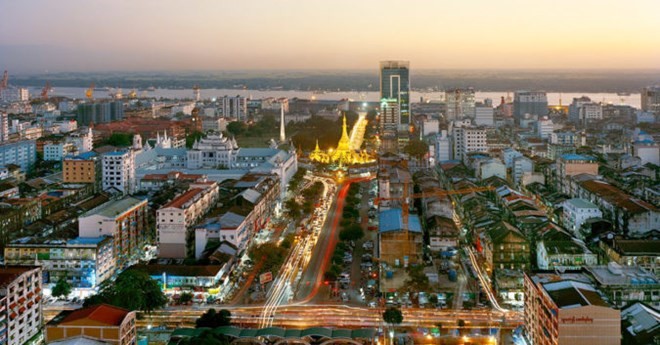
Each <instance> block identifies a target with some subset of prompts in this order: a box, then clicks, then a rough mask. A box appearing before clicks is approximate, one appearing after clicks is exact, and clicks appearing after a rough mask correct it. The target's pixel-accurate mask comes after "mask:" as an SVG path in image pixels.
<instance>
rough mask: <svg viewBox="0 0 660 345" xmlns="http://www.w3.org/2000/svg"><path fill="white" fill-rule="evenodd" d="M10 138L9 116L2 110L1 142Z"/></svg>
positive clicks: (0, 116) (0, 113)
mask: <svg viewBox="0 0 660 345" xmlns="http://www.w3.org/2000/svg"><path fill="white" fill-rule="evenodd" d="M7 140H9V118H8V116H7V113H3V112H0V143H1V142H3V141H7Z"/></svg>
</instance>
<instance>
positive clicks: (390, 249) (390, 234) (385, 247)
mask: <svg viewBox="0 0 660 345" xmlns="http://www.w3.org/2000/svg"><path fill="white" fill-rule="evenodd" d="M378 220H379V222H378V252H379V253H380V260H381V262H386V263H387V264H388V265H390V266H392V267H400V266H403V267H408V265H409V264H415V263H417V262H419V261H420V260H421V257H422V248H421V247H422V242H423V241H422V226H421V223H420V220H419V217H418V216H417V215H415V214H410V215H408V224H404V223H403V216H402V211H401V209H400V208H392V209H389V210H384V211H381V212H380V213H379V214H378Z"/></svg>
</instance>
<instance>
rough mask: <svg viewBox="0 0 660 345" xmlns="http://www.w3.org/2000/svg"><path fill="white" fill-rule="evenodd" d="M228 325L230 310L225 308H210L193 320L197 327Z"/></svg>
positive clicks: (229, 323) (229, 322)
mask: <svg viewBox="0 0 660 345" xmlns="http://www.w3.org/2000/svg"><path fill="white" fill-rule="evenodd" d="M229 325H231V312H229V310H227V309H220V310H219V311H216V310H215V309H213V308H211V309H209V310H207V311H206V313H204V314H202V316H200V317H199V319H197V320H196V321H195V326H196V327H197V328H200V327H208V328H216V327H220V326H229Z"/></svg>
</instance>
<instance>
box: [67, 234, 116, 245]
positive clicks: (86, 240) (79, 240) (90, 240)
mask: <svg viewBox="0 0 660 345" xmlns="http://www.w3.org/2000/svg"><path fill="white" fill-rule="evenodd" d="M106 238H108V237H106V236H100V237H76V238H74V239H71V240H68V241H67V242H66V243H67V244H99V243H101V242H103V240H105V239H106Z"/></svg>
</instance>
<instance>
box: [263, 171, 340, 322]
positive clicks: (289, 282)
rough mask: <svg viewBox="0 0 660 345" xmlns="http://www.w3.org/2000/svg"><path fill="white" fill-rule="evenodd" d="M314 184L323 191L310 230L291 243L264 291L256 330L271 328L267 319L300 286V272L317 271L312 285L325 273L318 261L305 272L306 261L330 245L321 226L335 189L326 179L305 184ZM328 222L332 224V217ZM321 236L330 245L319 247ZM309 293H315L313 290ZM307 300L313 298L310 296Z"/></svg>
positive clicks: (332, 183) (269, 318)
mask: <svg viewBox="0 0 660 345" xmlns="http://www.w3.org/2000/svg"><path fill="white" fill-rule="evenodd" d="M314 182H321V183H322V184H323V192H322V194H321V201H320V202H319V205H320V206H319V207H317V208H316V209H315V210H314V217H312V220H311V221H310V224H308V229H309V230H310V231H309V235H307V236H302V237H300V238H299V239H298V240H296V241H295V242H294V245H293V248H292V249H291V251H290V253H289V256H288V257H287V258H286V260H285V262H284V263H283V264H282V267H281V269H280V272H279V274H278V275H277V277H276V278H275V280H274V282H273V284H272V285H271V287H270V289H269V290H268V293H267V296H268V297H267V299H266V302H265V304H264V307H263V310H262V311H261V314H260V317H259V319H260V321H259V325H260V327H269V326H271V325H272V318H271V317H270V316H271V315H273V314H276V312H277V310H278V308H279V307H280V306H281V305H283V304H286V303H288V302H290V301H291V300H292V299H293V297H294V294H295V291H296V290H297V287H298V286H299V285H300V280H301V278H302V273H303V271H305V270H306V271H308V272H310V271H311V272H317V270H318V271H320V272H321V273H320V276H318V277H315V280H314V281H315V282H318V281H320V280H321V279H322V278H323V273H322V272H325V270H324V264H325V262H326V261H325V260H320V267H316V266H313V269H308V267H309V263H310V258H311V257H312V256H313V255H312V254H313V253H316V252H321V250H319V249H318V248H323V247H331V246H333V245H332V238H333V235H334V232H331V233H329V234H328V232H327V231H322V230H323V229H325V228H327V226H326V225H325V224H326V223H327V219H328V214H329V213H331V212H330V211H331V210H334V207H333V205H332V204H333V203H332V202H330V201H331V200H333V199H334V195H335V190H336V187H335V186H334V182H333V181H331V180H329V179H326V178H320V177H313V178H311V181H310V182H309V184H311V183H314ZM329 200H330V201H329ZM340 206H341V205H340ZM331 219H332V220H333V221H334V218H331ZM315 223H316V224H315ZM335 229H336V228H335ZM322 234H327V237H328V239H329V241H330V245H328V242H327V240H325V241H324V240H322V241H321V246H319V238H320V237H321V235H322ZM334 237H336V236H334ZM330 255H332V253H330ZM314 285H315V286H317V285H318V284H316V283H315V284H314ZM312 291H317V289H315V290H312ZM311 297H313V295H312V296H311Z"/></svg>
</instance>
